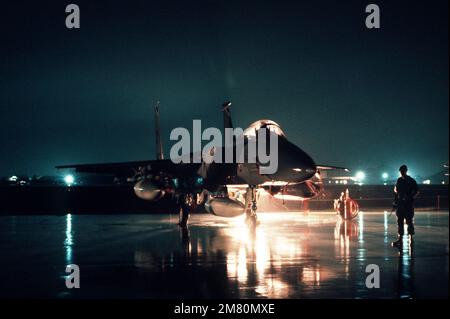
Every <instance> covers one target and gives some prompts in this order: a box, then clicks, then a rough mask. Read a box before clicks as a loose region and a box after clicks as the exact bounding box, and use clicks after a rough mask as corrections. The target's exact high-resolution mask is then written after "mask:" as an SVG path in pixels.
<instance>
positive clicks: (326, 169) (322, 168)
mask: <svg viewBox="0 0 450 319" xmlns="http://www.w3.org/2000/svg"><path fill="white" fill-rule="evenodd" d="M317 169H318V170H324V171H330V170H343V171H346V172H349V171H350V170H349V169H348V168H346V167H339V166H329V165H317Z"/></svg>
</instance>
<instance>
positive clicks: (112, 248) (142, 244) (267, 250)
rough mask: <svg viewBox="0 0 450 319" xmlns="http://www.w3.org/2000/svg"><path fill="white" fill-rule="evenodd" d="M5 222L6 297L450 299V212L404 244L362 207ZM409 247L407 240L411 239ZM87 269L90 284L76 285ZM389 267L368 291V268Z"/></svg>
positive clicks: (389, 222) (427, 220) (424, 217)
mask: <svg viewBox="0 0 450 319" xmlns="http://www.w3.org/2000/svg"><path fill="white" fill-rule="evenodd" d="M259 217H260V221H261V224H260V225H259V226H258V227H257V229H256V230H254V231H251V230H249V229H248V228H247V227H246V226H245V224H244V218H243V217H238V218H235V219H222V218H219V217H215V216H210V215H194V216H192V218H191V220H190V226H189V228H188V229H179V228H178V227H177V226H176V221H177V217H176V216H170V215H149V216H142V215H120V216H118V215H113V216H105V215H102V216H99V215H91V216H87V215H82V216H78V215H71V214H66V215H63V216H20V217H19V216H9V217H2V218H0V239H1V241H0V248H1V251H2V258H1V260H0V271H1V272H0V283H1V290H0V296H1V297H38V298H39V297H42V298H49V297H50V298H53V297H59V298H109V297H113V298H424V297H425V298H427V297H442V298H445V297H448V285H447V283H448V246H449V242H448V212H429V213H428V212H420V213H417V217H416V225H417V230H416V232H417V236H416V240H415V243H414V246H412V247H410V246H409V245H404V246H403V247H402V248H401V249H400V250H398V249H394V248H392V247H391V246H390V242H391V241H392V240H394V239H395V236H396V235H395V231H396V223H395V217H394V216H391V217H390V216H389V214H388V213H387V212H372V213H367V212H365V213H361V214H360V215H359V216H358V217H357V218H356V219H355V220H353V221H341V220H339V219H338V218H337V217H336V216H335V215H334V214H328V213H309V214H304V213H284V212H283V213H260V214H259ZM406 242H407V240H406ZM71 263H74V264H77V265H79V266H80V272H81V288H80V289H72V290H69V289H67V288H66V287H65V284H64V278H65V276H66V273H65V267H66V265H68V264H71ZM369 264H376V265H378V266H379V268H380V271H381V280H380V282H381V284H380V285H381V286H380V288H379V289H368V288H367V287H366V285H365V279H366V277H367V275H368V273H366V272H365V270H366V266H367V265H369Z"/></svg>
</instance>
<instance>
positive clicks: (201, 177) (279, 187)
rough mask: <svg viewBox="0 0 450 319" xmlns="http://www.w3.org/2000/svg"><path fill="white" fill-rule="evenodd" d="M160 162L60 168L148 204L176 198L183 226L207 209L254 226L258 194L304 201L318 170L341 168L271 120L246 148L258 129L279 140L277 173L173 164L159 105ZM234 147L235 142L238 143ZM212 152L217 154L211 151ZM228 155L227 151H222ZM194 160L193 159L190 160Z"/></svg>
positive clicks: (315, 188) (250, 164)
mask: <svg viewBox="0 0 450 319" xmlns="http://www.w3.org/2000/svg"><path fill="white" fill-rule="evenodd" d="M230 108H231V102H226V103H224V104H223V105H222V111H223V119H224V129H225V128H233V125H232V119H231V110H230ZM155 123H156V132H155V133H156V158H157V159H156V160H147V161H136V162H122V163H100V164H82V165H63V166H57V167H56V168H58V169H75V171H76V172H83V173H95V174H109V175H114V176H115V177H116V178H120V179H122V180H127V182H129V183H134V192H135V194H136V195H137V196H138V197H139V198H141V199H144V200H149V201H157V200H158V199H160V198H162V197H163V196H173V197H174V199H175V200H176V201H177V204H178V205H177V207H178V210H179V225H180V226H181V227H185V226H186V225H187V222H188V218H189V214H190V213H191V212H192V211H193V210H194V209H196V208H197V206H198V205H203V206H204V208H205V210H206V211H207V212H208V213H211V214H214V215H217V216H222V217H235V216H239V215H242V214H244V213H245V214H246V222H247V224H248V225H249V226H250V227H255V226H256V225H257V224H258V221H257V213H256V212H257V201H258V196H257V192H260V191H265V192H268V193H269V194H271V195H272V196H275V195H278V196H279V195H280V194H282V195H286V196H289V197H296V198H300V199H310V198H313V197H315V196H317V195H318V194H319V193H320V192H321V191H322V188H323V184H322V181H321V177H320V170H329V169H343V170H347V169H346V168H342V167H335V166H324V165H316V163H315V162H314V160H313V159H312V158H311V157H310V156H309V155H308V154H307V153H306V152H304V151H303V150H301V149H300V148H299V147H298V146H296V145H294V144H293V143H292V142H290V141H289V140H288V139H287V137H286V135H285V133H284V132H283V130H282V129H281V127H280V126H279V125H278V124H277V123H276V122H274V121H271V120H258V121H256V122H254V123H252V124H251V125H250V126H249V127H248V128H247V129H246V130H244V131H243V135H244V136H243V141H244V144H245V147H246V146H247V144H248V143H249V141H250V140H251V139H258V138H259V134H258V132H259V131H260V130H266V131H267V132H269V134H276V135H277V138H278V149H277V150H278V168H277V170H276V172H275V173H274V174H262V173H261V171H260V169H259V168H260V164H261V163H259V162H258V159H256V161H250V160H248V159H247V158H246V159H245V160H244V162H237V161H236V162H233V163H216V162H212V163H210V162H206V161H204V160H203V159H202V160H201V161H200V162H199V163H192V162H189V163H183V162H182V163H174V162H173V161H172V160H171V159H164V151H163V144H162V141H161V134H160V124H159V103H158V104H157V105H156V106H155ZM233 143H236V142H235V141H234V142H233ZM212 151H213V149H212ZM223 153H225V152H223ZM192 156H193V155H192V154H191V157H192Z"/></svg>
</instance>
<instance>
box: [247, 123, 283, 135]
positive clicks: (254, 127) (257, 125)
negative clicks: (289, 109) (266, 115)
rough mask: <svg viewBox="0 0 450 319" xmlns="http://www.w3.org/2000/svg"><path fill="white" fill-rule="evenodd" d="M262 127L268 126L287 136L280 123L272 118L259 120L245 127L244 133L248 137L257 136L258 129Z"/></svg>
mask: <svg viewBox="0 0 450 319" xmlns="http://www.w3.org/2000/svg"><path fill="white" fill-rule="evenodd" d="M261 128H266V129H268V130H269V131H270V132H273V133H275V134H276V135H278V136H282V137H286V135H285V134H284V132H283V130H282V129H281V127H280V125H278V123H276V122H274V121H272V120H259V121H256V122H254V123H252V124H250V126H249V127H248V128H246V129H245V131H244V135H245V136H247V137H254V136H256V131H258V130H259V129H261Z"/></svg>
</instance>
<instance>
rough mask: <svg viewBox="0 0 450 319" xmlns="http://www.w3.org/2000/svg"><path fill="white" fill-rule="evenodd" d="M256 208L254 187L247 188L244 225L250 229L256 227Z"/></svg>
mask: <svg viewBox="0 0 450 319" xmlns="http://www.w3.org/2000/svg"><path fill="white" fill-rule="evenodd" d="M257 208H258V207H257V201H256V187H255V186H254V185H251V186H250V187H249V188H247V193H246V196H245V214H246V217H245V223H246V224H247V225H248V226H249V227H250V228H255V227H256V226H257V225H258V216H257V214H256V210H257Z"/></svg>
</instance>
